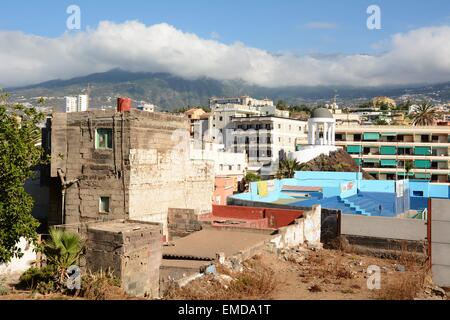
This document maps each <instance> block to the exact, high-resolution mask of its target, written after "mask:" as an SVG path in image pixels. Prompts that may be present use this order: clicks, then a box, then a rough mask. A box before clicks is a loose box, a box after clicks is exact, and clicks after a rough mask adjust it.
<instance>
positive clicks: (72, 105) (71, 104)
mask: <svg viewBox="0 0 450 320" xmlns="http://www.w3.org/2000/svg"><path fill="white" fill-rule="evenodd" d="M77 105H78V99H77V97H66V112H77Z"/></svg>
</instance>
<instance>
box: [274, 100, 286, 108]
mask: <svg viewBox="0 0 450 320" xmlns="http://www.w3.org/2000/svg"><path fill="white" fill-rule="evenodd" d="M276 107H277V109H280V110H287V108H288V105H287V104H286V102H285V101H283V100H278V102H277V104H276Z"/></svg>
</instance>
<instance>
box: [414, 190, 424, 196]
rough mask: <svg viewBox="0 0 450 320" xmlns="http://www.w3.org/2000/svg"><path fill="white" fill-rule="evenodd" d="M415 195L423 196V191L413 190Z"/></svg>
mask: <svg viewBox="0 0 450 320" xmlns="http://www.w3.org/2000/svg"><path fill="white" fill-rule="evenodd" d="M413 196H414V197H423V191H413Z"/></svg>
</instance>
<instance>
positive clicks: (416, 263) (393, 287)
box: [376, 244, 429, 300]
mask: <svg viewBox="0 0 450 320" xmlns="http://www.w3.org/2000/svg"><path fill="white" fill-rule="evenodd" d="M398 264H400V265H402V266H403V267H404V269H405V271H404V272H399V273H398V274H396V276H395V277H391V278H390V279H388V280H387V281H385V282H384V283H383V282H382V284H381V289H379V290H377V292H376V298H378V299H382V300H412V299H414V298H415V297H416V296H417V295H418V294H419V293H420V292H421V291H422V290H423V288H424V286H425V279H426V277H427V275H428V273H429V267H428V265H427V264H426V261H424V260H423V258H421V257H419V256H418V255H417V254H415V253H412V252H409V251H408V249H407V247H406V244H402V249H401V252H400V253H399V259H398Z"/></svg>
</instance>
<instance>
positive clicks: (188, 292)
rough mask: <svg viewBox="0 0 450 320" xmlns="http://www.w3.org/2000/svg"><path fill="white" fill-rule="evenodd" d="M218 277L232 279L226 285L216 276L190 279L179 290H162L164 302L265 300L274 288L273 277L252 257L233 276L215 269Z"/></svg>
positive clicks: (227, 271)
mask: <svg viewBox="0 0 450 320" xmlns="http://www.w3.org/2000/svg"><path fill="white" fill-rule="evenodd" d="M218 270H220V271H221V272H220V273H221V274H225V275H229V276H232V277H233V280H231V281H230V282H229V283H228V284H227V283H224V282H223V281H220V280H218V278H217V276H214V275H207V276H204V277H202V278H200V279H197V280H194V281H192V282H191V283H189V284H188V285H186V286H185V287H183V288H177V287H176V286H174V285H172V286H169V288H168V289H167V290H166V293H165V295H164V298H165V299H172V300H185V299H187V300H241V299H263V298H264V299H267V295H268V294H270V293H271V292H272V291H273V290H274V289H275V288H276V281H275V274H274V272H273V271H272V269H270V268H269V267H268V266H266V265H264V264H263V263H262V262H261V261H260V259H258V258H257V257H255V258H254V259H250V260H248V261H246V262H245V263H244V271H242V272H240V273H234V272H232V271H230V270H227V269H226V268H223V267H218Z"/></svg>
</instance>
